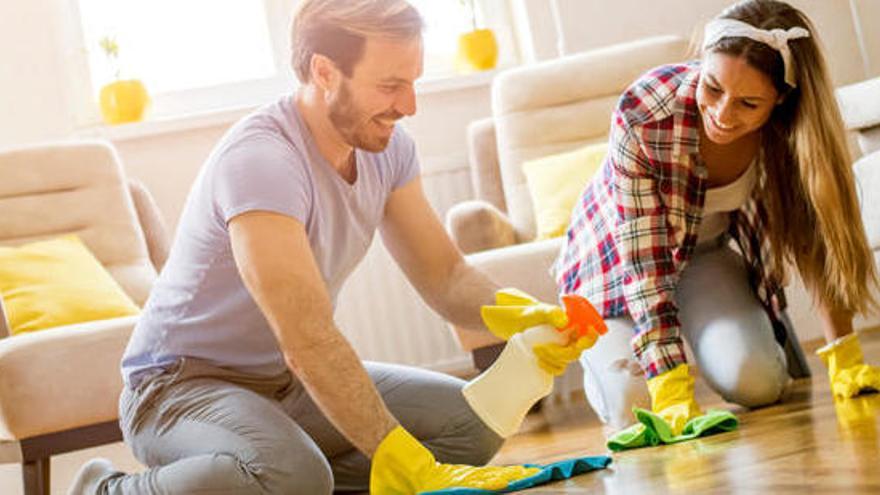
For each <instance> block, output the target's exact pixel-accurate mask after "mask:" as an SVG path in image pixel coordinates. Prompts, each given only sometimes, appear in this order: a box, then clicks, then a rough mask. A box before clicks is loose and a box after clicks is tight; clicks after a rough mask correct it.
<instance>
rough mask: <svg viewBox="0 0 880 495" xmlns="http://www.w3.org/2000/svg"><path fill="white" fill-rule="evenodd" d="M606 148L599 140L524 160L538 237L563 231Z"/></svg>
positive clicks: (547, 237) (600, 162) (603, 156)
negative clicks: (570, 149) (561, 151)
mask: <svg viewBox="0 0 880 495" xmlns="http://www.w3.org/2000/svg"><path fill="white" fill-rule="evenodd" d="M607 151H608V143H598V144H591V145H588V146H584V147H583V148H578V149H576V150H574V151H569V152H566V153H560V154H558V155H550V156H545V157H542V158H537V159H535V160H529V161H527V162H525V163H523V165H522V169H523V173H524V174H525V176H526V183H527V184H528V187H529V193H530V194H531V196H532V206H533V207H534V208H535V225H536V226H537V231H538V239H550V238H551V237H558V236H561V235H562V234H564V233H565V229H566V228H567V227H568V222H569V217H570V216H571V210H572V209H573V208H574V205H575V203H576V202H577V200H578V198H579V197H580V194H581V192H583V190H584V187H586V185H587V183H589V182H590V179H592V178H593V176H594V175H595V174H596V172H597V171H598V170H599V168H600V167H601V166H602V161H603V160H604V159H605V154H606V152H607Z"/></svg>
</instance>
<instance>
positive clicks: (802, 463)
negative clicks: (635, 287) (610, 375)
mask: <svg viewBox="0 0 880 495" xmlns="http://www.w3.org/2000/svg"><path fill="white" fill-rule="evenodd" d="M862 342H863V347H864V350H865V356H866V359H867V360H868V361H869V362H871V363H874V364H877V365H880V329H878V330H877V331H872V332H869V333H866V334H863V338H862ZM809 360H810V366H811V368H812V369H813V374H814V377H813V379H812V380H802V381H800V382H797V383H795V384H794V385H793V387H792V389H791V391H790V393H789V394H788V396H787V397H786V399H785V400H784V401H783V402H782V403H781V404H779V405H776V406H772V407H767V408H764V409H760V410H757V411H746V410H743V409H741V408H736V407H734V406H731V405H729V404H725V403H723V402H721V401H720V399H719V398H718V397H717V396H716V395H715V394H714V393H712V392H711V391H710V390H709V389H708V388H706V387H705V386H704V385H703V384H702V382H701V381H700V380H699V379H698V380H697V397H698V400H699V401H700V403H701V405H703V407H726V408H730V409H731V410H733V411H734V412H736V414H738V415H739V418H740V420H741V426H740V428H739V429H738V430H737V431H734V432H731V433H726V434H723V435H716V436H712V437H708V438H704V439H698V440H694V441H691V442H686V443H682V444H678V445H671V446H664V447H655V448H650V449H640V450H634V451H629V452H624V453H621V454H614V455H613V456H612V457H613V458H614V461H613V463H612V464H611V465H610V466H609V468H608V469H606V470H604V471H599V472H595V473H591V474H586V475H582V476H579V477H577V478H574V479H572V480H568V481H565V482H558V483H555V484H551V485H545V486H542V487H538V488H535V489H532V490H529V491H527V492H523V493H530V494H539V493H546V494H563V493H596V494H599V493H606V494H626V495H629V494H663V493H748V494H752V493H756V494H776V493H798V494H802V493H823V494H826V493H827V494H832V493H834V494H837V493H840V494H860V493H878V494H880V473H878V467H880V464H878V462H880V394H875V395H869V396H864V397H860V398H857V399H855V400H850V401H847V402H845V403H844V404H845V407H844V406H835V403H834V401H832V399H831V394H830V393H829V391H828V380H827V378H826V375H825V368H824V367H823V366H822V364H821V363H820V362H819V360H818V358H816V357H815V356H813V355H812V353H809ZM587 407H588V406H587V405H586V402H585V401H584V399H583V397H582V396H581V397H575V398H573V400H572V401H571V403H569V404H565V405H558V404H557V405H550V406H548V407H546V408H545V411H544V412H543V413H541V414H532V415H530V417H529V418H528V420H527V423H526V425H524V430H525V431H524V432H522V433H520V434H518V435H516V436H515V437H513V438H511V439H510V440H509V441H508V442H507V444H505V446H504V448H503V449H502V451H501V453H500V454H499V455H498V457H497V458H496V459H495V461H494V463H499V464H500V463H520V462H530V463H542V462H551V461H554V460H560V459H564V458H569V457H575V456H584V455H600V454H606V453H607V452H606V449H605V441H604V435H603V433H602V428H601V426H600V425H599V424H597V422H596V420H595V419H591V418H595V416H593V415H592V414H589V413H587V412H586V408H587ZM96 456H102V457H108V458H110V459H111V460H113V462H114V464H116V466H117V467H118V468H120V469H122V470H125V471H129V472H133V471H138V470H140V469H142V468H141V466H140V465H139V464H138V463H137V461H136V460H135V459H134V458H133V457H132V456H131V454H130V453H129V452H128V449H127V448H126V447H125V446H124V445H123V444H121V443H118V444H112V445H106V446H103V447H99V448H95V449H88V450H83V451H78V452H73V453H70V454H65V455H62V456H57V457H54V458H53V459H52V494H53V495H58V494H63V493H65V492H66V489H67V486H68V484H69V483H70V480H71V479H72V477H73V473H74V472H75V471H76V469H77V468H78V467H79V466H80V465H81V464H82V463H83V462H85V461H86V460H87V459H89V458H91V457H96ZM20 473H21V471H20V469H19V467H18V466H17V465H14V464H6V465H0V495H19V494H21V493H22V492H21V478H20V476H21V474H20Z"/></svg>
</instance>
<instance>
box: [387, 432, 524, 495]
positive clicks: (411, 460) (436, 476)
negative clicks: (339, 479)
mask: <svg viewBox="0 0 880 495" xmlns="http://www.w3.org/2000/svg"><path fill="white" fill-rule="evenodd" d="M539 471H540V469H538V468H529V467H525V466H504V467H502V466H485V467H475V466H466V465H461V464H442V463H439V462H437V460H436V459H434V456H433V454H431V452H430V451H429V450H428V449H426V448H425V447H424V446H423V445H422V444H421V443H419V441H418V440H416V439H415V438H414V437H413V436H412V435H410V434H409V433H408V432H407V431H406V430H404V429H403V428H402V427H400V426H398V427H397V428H395V429H394V430H392V431H391V433H389V434H388V436H387V437H385V439H384V440H382V443H381V444H379V448H378V449H376V453H375V455H374V456H373V465H372V468H371V470H370V493H375V494H377V495H413V494H416V493H421V492H428V491H434V490H442V489H444V488H476V489H482V490H500V489H503V488H506V487H507V485H508V484H509V483H510V482H512V481H517V480H520V479H523V478H528V477H529V476H532V475H534V474H536V473H538V472H539Z"/></svg>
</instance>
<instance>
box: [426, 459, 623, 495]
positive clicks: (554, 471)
mask: <svg viewBox="0 0 880 495" xmlns="http://www.w3.org/2000/svg"><path fill="white" fill-rule="evenodd" d="M609 464H611V458H610V457H608V456H604V455H600V456H595V457H576V458H574V459H566V460H564V461H559V462H554V463H552V464H547V465H546V466H539V465H535V464H526V466H527V467H537V468H541V470H540V471H539V472H537V473H535V474H533V475H532V476H529V477H528V478H523V479H521V480H516V481H514V482H513V483H510V484H508V485H507V488H503V489H501V490H483V489H480V488H444V489H443V490H434V491H430V492H422V493H421V495H488V494H490V493H510V492H516V491H519V490H525V489H526V488H532V487H535V486H538V485H543V484H545V483H550V482H551V481H557V480H564V479H568V478H571V477H572V476H577V475H579V474H584V473H587V472H590V471H595V470H596V469H605V468H606V467H607V466H608V465H609Z"/></svg>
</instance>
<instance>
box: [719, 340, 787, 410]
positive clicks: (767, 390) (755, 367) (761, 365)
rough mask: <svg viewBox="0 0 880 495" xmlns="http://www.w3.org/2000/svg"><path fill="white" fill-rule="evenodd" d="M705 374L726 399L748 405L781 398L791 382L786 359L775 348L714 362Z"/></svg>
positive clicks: (773, 401)
mask: <svg viewBox="0 0 880 495" xmlns="http://www.w3.org/2000/svg"><path fill="white" fill-rule="evenodd" d="M704 375H705V376H706V377H707V379H708V380H709V383H710V385H712V386H713V388H715V389H716V391H717V392H718V393H719V394H720V395H721V396H722V397H723V398H724V400H726V401H728V402H732V403H735V404H739V405H741V406H745V407H761V406H766V405H769V404H773V403H775V402H778V401H779V399H780V398H781V397H782V394H783V392H784V391H785V388H786V386H787V384H788V382H789V378H788V374H787V373H786V368H785V365H784V362H783V360H782V359H781V358H780V356H775V355H773V353H772V352H765V353H754V354H749V355H744V356H742V357H741V358H740V359H728V360H725V361H718V362H715V363H713V364H712V365H711V366H710V367H708V369H705V370H704Z"/></svg>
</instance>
